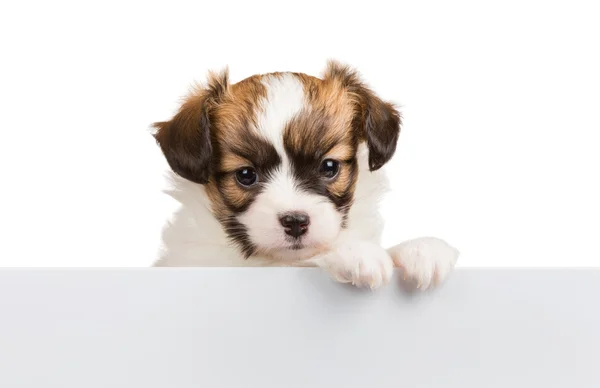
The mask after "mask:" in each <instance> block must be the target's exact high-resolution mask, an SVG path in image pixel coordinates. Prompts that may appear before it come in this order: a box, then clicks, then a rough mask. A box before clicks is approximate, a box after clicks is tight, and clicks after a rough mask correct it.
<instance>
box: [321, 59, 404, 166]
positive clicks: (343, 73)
mask: <svg viewBox="0 0 600 388" xmlns="http://www.w3.org/2000/svg"><path fill="white" fill-rule="evenodd" d="M323 78H324V79H325V80H329V81H331V82H338V83H340V84H341V86H342V87H344V88H346V89H347V90H348V91H349V92H350V93H351V94H352V95H353V97H354V100H355V103H356V113H355V117H354V120H353V126H354V130H355V131H357V135H358V138H359V140H362V141H366V142H367V147H368V149H369V169H370V171H375V170H379V169H380V168H381V167H382V166H383V165H384V164H386V163H387V162H388V161H389V160H390V159H391V158H392V156H393V155H394V153H395V152H396V144H397V143H398V136H399V135H400V126H401V123H402V122H401V116H400V112H398V110H397V109H396V108H395V107H394V105H393V104H391V103H389V102H385V101H382V100H381V99H380V98H379V97H377V95H375V93H374V92H373V91H371V90H370V89H369V88H368V87H367V86H366V85H365V84H364V83H363V82H362V81H361V80H360V77H359V76H358V74H357V73H356V71H354V70H353V69H351V68H349V67H348V66H345V65H342V64H340V63H338V62H335V61H331V60H330V61H329V62H328V63H327V68H326V70H325V74H324V77H323Z"/></svg>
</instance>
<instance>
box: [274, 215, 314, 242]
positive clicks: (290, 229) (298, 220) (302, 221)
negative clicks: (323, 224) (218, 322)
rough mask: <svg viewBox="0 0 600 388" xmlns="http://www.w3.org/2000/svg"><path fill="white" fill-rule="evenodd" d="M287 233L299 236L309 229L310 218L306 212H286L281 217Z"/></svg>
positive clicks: (280, 219)
mask: <svg viewBox="0 0 600 388" xmlns="http://www.w3.org/2000/svg"><path fill="white" fill-rule="evenodd" d="M279 222H281V225H283V227H284V230H285V234H287V235H288V236H292V237H295V238H298V237H300V236H302V235H303V234H304V233H306V232H307V231H308V224H309V223H310V218H309V217H308V214H306V213H286V214H283V215H282V216H281V217H280V218H279Z"/></svg>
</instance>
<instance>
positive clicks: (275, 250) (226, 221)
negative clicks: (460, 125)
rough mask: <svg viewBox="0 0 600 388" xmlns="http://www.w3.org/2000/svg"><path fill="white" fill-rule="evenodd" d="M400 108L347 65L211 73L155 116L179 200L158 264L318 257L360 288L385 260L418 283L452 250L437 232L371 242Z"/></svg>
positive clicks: (384, 268) (425, 283)
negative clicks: (235, 75) (171, 109)
mask: <svg viewBox="0 0 600 388" xmlns="http://www.w3.org/2000/svg"><path fill="white" fill-rule="evenodd" d="M400 126H401V116H400V113H399V112H398V110H397V109H396V107H395V106H394V105H393V104H391V103H389V102H386V101H383V100H382V99H380V98H379V97H378V96H377V95H376V94H375V93H374V92H373V91H372V90H370V89H369V88H368V87H367V86H366V85H365V84H364V83H363V81H362V80H361V79H360V77H359V75H358V74H357V73H356V72H355V71H354V70H353V69H351V68H349V67H347V66H345V65H342V64H340V63H337V62H334V61H330V62H328V64H327V67H326V69H325V71H324V73H323V76H322V77H321V78H316V77H312V76H309V75H306V74H301V73H292V72H280V73H269V74H262V75H255V76H252V77H249V78H246V79H244V80H242V81H240V82H238V83H234V84H231V83H230V82H229V77H228V72H227V70H224V71H222V72H220V73H217V74H215V73H210V74H209V77H208V83H207V85H206V86H204V87H197V88H196V89H195V90H194V91H193V92H192V93H191V94H190V95H189V96H188V97H187V98H186V99H185V101H184V102H183V104H182V105H181V107H180V109H179V111H178V112H177V113H176V114H175V116H174V117H173V118H172V119H171V120H170V121H165V122H158V123H155V124H154V125H153V127H154V128H155V133H154V136H155V138H156V141H157V142H158V144H159V146H160V148H161V150H162V153H163V154H164V156H165V158H166V160H167V162H168V164H169V166H170V168H171V169H172V173H171V180H172V182H171V183H172V185H171V186H172V188H171V190H170V191H169V194H170V195H171V196H172V197H173V198H175V199H177V200H178V201H179V202H181V205H182V207H181V209H180V211H179V212H178V213H176V214H175V216H174V218H173V220H172V221H171V222H170V223H169V225H168V226H167V227H166V228H165V229H164V231H163V249H162V251H161V253H160V257H159V258H158V260H157V262H156V265H157V266H319V267H322V268H324V269H326V270H327V271H328V272H329V273H330V274H331V276H332V277H333V278H334V279H336V280H338V281H340V282H345V283H352V284H354V285H356V286H359V287H369V288H371V289H374V288H377V287H379V286H381V285H383V284H385V283H387V282H388V281H389V280H390V277H391V275H392V273H393V267H394V264H395V265H396V266H397V267H401V268H403V269H404V275H405V278H410V279H411V280H413V281H415V282H416V284H417V285H418V286H419V287H420V288H421V289H426V288H428V287H429V286H430V285H431V284H434V283H437V282H440V281H442V280H443V279H444V278H445V277H446V275H447V274H448V273H449V272H450V270H451V269H452V268H453V267H454V264H455V262H456V259H457V257H458V251H457V250H456V249H454V248H453V247H451V246H449V245H448V244H446V243H445V242H444V241H442V240H440V239H436V238H427V237H426V238H420V239H416V240H410V241H406V242H404V243H402V244H399V245H397V246H394V247H392V248H390V249H387V250H386V249H384V248H382V247H381V245H380V236H381V232H382V228H383V223H382V218H381V215H380V213H379V211H378V202H379V200H380V197H381V195H382V194H383V193H385V192H386V191H387V188H388V185H387V179H386V177H385V174H384V171H383V168H382V167H383V166H384V165H385V164H386V163H387V162H388V161H389V160H390V159H391V158H392V156H393V155H394V152H395V150H396V144H397V141H398V137H399V133H400Z"/></svg>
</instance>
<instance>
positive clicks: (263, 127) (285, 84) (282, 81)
mask: <svg viewBox="0 0 600 388" xmlns="http://www.w3.org/2000/svg"><path fill="white" fill-rule="evenodd" d="M263 84H264V85H265V87H266V89H267V96H266V97H265V98H264V99H262V100H261V101H260V106H261V107H262V112H260V114H259V115H258V120H257V122H258V125H257V128H255V129H256V130H257V131H258V132H259V133H260V134H261V135H262V136H264V137H265V138H266V139H267V140H268V141H269V142H270V143H271V144H273V146H274V147H275V150H277V153H278V154H279V155H280V156H281V157H282V158H283V159H284V161H285V159H287V157H286V154H285V149H284V148H283V136H282V132H283V129H284V128H285V125H286V124H287V122H288V121H290V120H291V119H292V118H293V117H294V116H296V115H297V114H298V113H300V112H301V111H302V109H304V108H305V107H306V103H305V101H306V99H305V95H304V87H303V86H302V83H300V81H299V80H298V79H297V78H296V77H294V76H292V75H291V74H283V75H280V76H274V75H271V76H268V77H266V78H265V79H264V80H263Z"/></svg>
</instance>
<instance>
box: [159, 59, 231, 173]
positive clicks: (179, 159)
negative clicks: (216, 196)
mask: <svg viewBox="0 0 600 388" xmlns="http://www.w3.org/2000/svg"><path fill="white" fill-rule="evenodd" d="M228 86H229V76H228V71H227V69H225V70H223V71H222V72H221V73H220V74H213V73H212V72H211V73H210V74H209V82H208V87H207V88H200V87H199V88H197V89H196V90H194V91H193V92H192V93H191V94H190V95H189V96H188V97H187V98H186V99H185V101H184V103H183V104H182V105H181V107H180V108H179V111H178V112H177V114H175V116H174V117H173V118H172V119H171V120H170V121H164V122H158V123H154V124H153V126H154V128H156V133H155V134H154V137H155V139H156V141H157V143H158V144H159V145H160V148H161V150H162V152H163V154H164V155H165V158H166V159H167V162H168V163H169V166H170V167H171V169H172V170H173V171H174V172H175V173H176V174H178V175H180V176H181V177H183V178H185V179H188V180H190V181H192V182H195V183H200V184H205V183H208V180H209V178H210V175H211V159H212V153H213V150H212V142H211V122H210V109H211V108H212V107H214V105H215V104H216V103H217V102H218V99H219V98H220V97H221V96H222V95H223V94H224V93H226V92H227V89H228Z"/></svg>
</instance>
